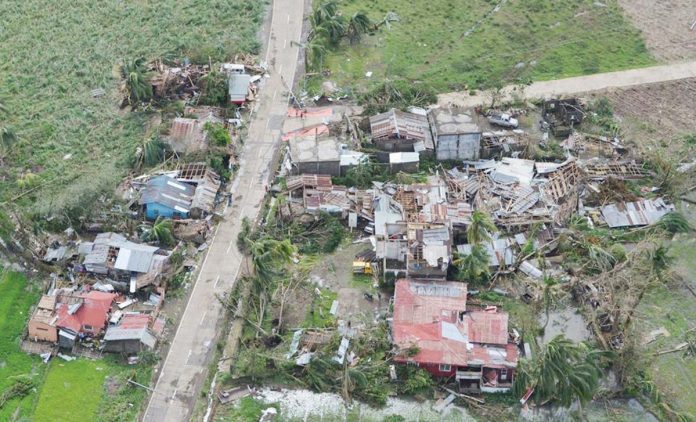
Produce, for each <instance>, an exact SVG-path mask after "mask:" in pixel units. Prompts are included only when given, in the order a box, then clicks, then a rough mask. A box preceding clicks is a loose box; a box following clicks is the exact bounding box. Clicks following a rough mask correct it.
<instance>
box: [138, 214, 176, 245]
mask: <svg viewBox="0 0 696 422" xmlns="http://www.w3.org/2000/svg"><path fill="white" fill-rule="evenodd" d="M144 238H145V240H147V241H148V242H157V243H159V244H160V245H162V246H173V245H174V243H175V240H174V235H173V234H172V220H170V219H168V218H162V217H161V216H160V217H157V220H155V223H154V224H153V225H152V227H151V228H150V229H148V230H147V231H146V232H145V236H144Z"/></svg>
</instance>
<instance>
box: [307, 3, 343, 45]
mask: <svg viewBox="0 0 696 422" xmlns="http://www.w3.org/2000/svg"><path fill="white" fill-rule="evenodd" d="M336 13H338V3H337V2H336V1H334V0H331V1H325V2H323V3H321V4H319V6H317V7H315V8H314V10H313V11H312V14H311V16H310V17H309V22H310V24H311V26H312V32H311V33H310V34H309V37H308V38H309V39H311V38H313V37H314V36H315V35H316V31H317V29H318V28H319V27H321V26H322V25H323V24H324V22H326V21H328V20H329V19H331V18H333V17H334V16H336Z"/></svg>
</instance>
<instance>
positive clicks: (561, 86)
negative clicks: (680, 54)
mask: <svg viewBox="0 0 696 422" xmlns="http://www.w3.org/2000/svg"><path fill="white" fill-rule="evenodd" d="M693 77H696V61H691V62H686V63H677V64H669V65H663V66H652V67H645V68H642V69H631V70H624V71H619V72H609V73H599V74H596V75H588V76H578V77H574V78H566V79H556V80H553V81H540V82H534V83H533V84H531V85H529V86H527V87H525V88H524V89H523V90H521V91H520V90H518V89H517V87H516V86H507V87H505V88H504V89H503V91H502V100H503V101H514V100H515V99H522V98H524V99H535V98H549V97H555V96H563V95H573V94H578V93H584V92H593V91H601V90H604V89H608V88H621V87H629V86H636V85H645V84H652V83H657V82H667V81H676V80H680V79H687V78H693ZM491 99H492V96H491V94H490V93H488V92H485V93H479V94H477V95H469V94H468V93H466V92H450V93H446V94H440V95H438V99H437V103H438V105H440V106H448V105H455V106H461V107H476V106H478V105H485V104H490V103H491Z"/></svg>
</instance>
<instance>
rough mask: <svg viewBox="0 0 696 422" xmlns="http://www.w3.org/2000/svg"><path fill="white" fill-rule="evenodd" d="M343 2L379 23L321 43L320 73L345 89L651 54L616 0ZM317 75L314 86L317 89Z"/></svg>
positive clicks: (452, 83) (591, 68)
mask: <svg viewBox="0 0 696 422" xmlns="http://www.w3.org/2000/svg"><path fill="white" fill-rule="evenodd" d="M496 7H499V10H497V11H494V8H496ZM340 8H341V10H342V12H343V15H344V16H351V15H352V14H353V13H356V12H360V11H364V12H365V13H366V14H367V16H368V18H369V19H370V21H371V22H374V23H376V25H375V26H377V24H379V25H380V26H379V30H377V31H376V30H375V27H373V29H372V30H371V31H370V32H369V35H368V36H364V37H362V39H361V42H360V44H359V45H351V44H350V43H349V42H348V41H345V42H344V43H342V44H340V46H339V48H335V49H330V50H328V51H327V52H326V59H325V65H324V67H325V68H326V69H327V70H328V71H329V72H330V75H329V76H327V77H326V78H325V79H329V80H332V81H334V82H335V83H336V84H337V86H338V87H339V88H342V89H344V90H347V91H351V90H356V91H358V92H363V91H365V90H366V88H368V87H372V86H373V85H376V84H379V83H381V81H383V80H384V79H385V78H386V79H390V80H393V79H398V78H404V79H405V80H408V81H410V82H413V83H416V84H419V83H423V84H427V85H431V86H433V87H434V88H435V89H436V90H437V91H438V92H447V91H454V90H469V89H485V88H492V87H495V86H498V85H501V84H504V83H511V82H526V81H530V80H540V79H541V80H543V79H555V78H561V77H568V76H576V75H583V74H590V73H599V72H606V71H611V70H619V69H627V68H634V67H640V66H645V65H648V64H651V63H653V62H654V59H652V58H651V56H650V54H649V53H648V51H647V49H646V47H645V45H644V43H643V41H642V39H641V37H640V33H639V32H638V30H636V29H635V28H633V27H632V26H631V24H630V23H629V21H628V20H627V19H626V18H624V17H623V15H622V10H621V8H620V6H619V5H618V4H617V2H616V1H615V0H610V1H606V2H602V3H601V4H599V3H598V2H593V1H592V0H583V1H579V2H561V3H559V2H548V1H546V0H529V1H522V2H520V1H493V0H475V1H470V2H467V3H466V5H465V6H464V5H452V4H451V3H450V2H447V1H444V0H434V1H429V2H425V3H419V4H418V5H417V6H416V5H414V4H413V2H411V1H408V0H397V1H386V0H377V1H367V0H350V1H347V2H345V3H341V5H340ZM367 72H372V75H371V77H367V76H366V73H367ZM319 79H323V78H317V79H315V80H314V81H313V82H312V84H311V86H312V87H314V88H317V89H318V86H319V83H318V82H319Z"/></svg>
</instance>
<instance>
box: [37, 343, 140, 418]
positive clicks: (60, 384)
mask: <svg viewBox="0 0 696 422" xmlns="http://www.w3.org/2000/svg"><path fill="white" fill-rule="evenodd" d="M151 373H152V369H151V368H146V367H144V366H137V367H127V366H125V365H122V364H120V363H117V362H116V361H115V360H114V359H112V357H110V356H107V357H105V358H104V359H102V360H98V361H93V360H88V359H78V360H75V361H72V362H65V361H63V360H61V359H53V360H52V361H51V363H50V368H49V370H48V373H47V375H46V380H45V382H44V384H43V386H42V387H41V389H40V393H39V399H38V403H37V405H36V409H35V412H34V415H33V418H32V420H33V421H35V422H44V421H45V422H53V421H74V422H80V421H85V422H87V421H90V422H91V421H100V422H125V421H133V420H135V419H136V417H137V414H138V411H139V410H140V406H141V404H142V403H143V400H144V399H145V397H146V396H147V395H146V391H145V390H143V389H142V388H138V387H134V386H132V385H129V384H128V383H127V381H126V380H127V379H128V378H130V377H133V379H134V380H136V381H137V382H140V383H143V384H146V385H147V384H148V383H149V380H150V375H151Z"/></svg>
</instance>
